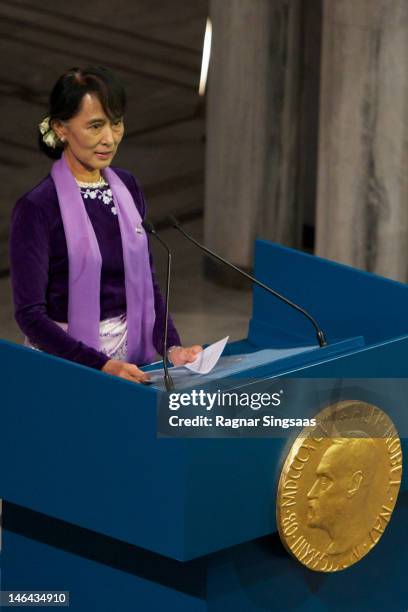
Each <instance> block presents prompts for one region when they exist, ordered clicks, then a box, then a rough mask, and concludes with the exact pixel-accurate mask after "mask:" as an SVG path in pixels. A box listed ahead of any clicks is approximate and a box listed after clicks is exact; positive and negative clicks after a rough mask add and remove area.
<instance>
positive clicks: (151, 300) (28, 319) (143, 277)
mask: <svg viewBox="0 0 408 612" xmlns="http://www.w3.org/2000/svg"><path fill="white" fill-rule="evenodd" d="M125 109H126V94H125V91H124V88H123V86H122V84H121V83H120V82H119V81H118V79H117V78H116V76H115V75H114V74H112V73H111V72H110V71H109V70H107V69H106V68H102V67H88V68H86V69H80V68H73V69H71V70H68V71H67V72H66V73H64V74H63V75H62V76H61V77H60V78H59V79H58V80H57V82H56V84H55V86H54V88H53V90H52V92H51V95H50V107H49V113H48V116H47V117H46V118H45V119H44V120H43V121H42V122H41V123H40V125H39V144H40V148H41V150H42V151H43V152H44V153H45V154H46V155H47V156H48V157H50V158H52V159H53V160H54V164H53V166H52V169H51V173H50V174H49V175H48V176H46V177H45V178H44V179H43V180H42V181H41V182H40V183H39V184H38V185H37V186H35V187H34V188H33V189H31V191H29V192H28V193H26V194H25V195H24V196H23V197H21V198H20V199H19V200H18V202H17V204H16V206H15V208H14V211H13V216H12V225H11V240H10V262H11V279H12V287H13V298H14V305H15V317H16V320H17V323H18V324H19V326H20V328H21V329H22V331H23V333H24V334H25V336H26V344H27V345H28V346H31V347H32V348H37V349H39V350H42V351H46V352H48V353H51V354H53V355H56V356H58V357H62V358H65V359H69V360H72V361H75V362H77V363H80V364H83V365H86V366H89V367H91V368H97V369H100V370H103V371H104V372H107V373H109V374H113V375H117V376H120V377H122V378H125V379H127V380H132V381H135V382H146V381H147V379H148V374H146V373H145V372H143V371H142V370H140V369H139V367H138V366H140V365H143V364H146V363H150V362H151V361H153V359H154V358H155V355H156V353H157V352H158V353H162V352H163V331H164V324H165V307H164V302H163V298H162V296H161V293H160V289H159V286H158V284H157V282H156V279H155V273H154V268H153V263H152V258H151V255H150V251H149V247H148V240H147V236H146V234H145V231H144V229H143V226H142V221H143V219H144V216H145V212H146V204H145V200H144V197H143V193H142V191H141V189H140V186H139V184H138V182H137V180H136V179H135V177H134V176H133V175H132V174H131V173H129V172H128V171H126V170H122V169H119V168H110V165H111V162H112V160H113V158H114V156H115V154H116V152H117V150H118V147H119V144H120V142H121V140H122V138H123V134H124V114H125ZM180 344H181V343H180V338H179V335H178V333H177V330H176V329H175V327H174V325H173V323H172V321H171V320H169V325H168V346H170V349H169V353H170V359H171V360H172V362H173V363H174V364H175V365H181V364H183V363H186V362H189V361H193V360H194V359H195V357H196V354H197V353H198V352H199V351H200V350H201V347H199V346H193V347H187V348H183V347H181V346H180Z"/></svg>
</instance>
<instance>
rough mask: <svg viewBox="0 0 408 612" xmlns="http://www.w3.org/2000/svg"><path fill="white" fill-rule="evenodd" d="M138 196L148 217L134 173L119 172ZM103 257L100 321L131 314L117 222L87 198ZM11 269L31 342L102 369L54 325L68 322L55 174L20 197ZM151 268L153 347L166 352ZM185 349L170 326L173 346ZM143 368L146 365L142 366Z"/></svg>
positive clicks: (18, 314)
mask: <svg viewBox="0 0 408 612" xmlns="http://www.w3.org/2000/svg"><path fill="white" fill-rule="evenodd" d="M114 170H115V172H116V173H117V174H118V175H119V177H120V178H121V179H122V181H123V182H124V183H125V185H126V186H127V188H128V189H129V191H130V193H131V194H132V196H133V199H134V202H135V205H136V206H137V208H138V211H139V213H140V215H141V217H142V218H144V217H145V214H146V203H145V200H144V197H143V193H142V191H141V189H140V187H139V185H138V183H137V181H136V179H135V178H134V176H133V175H132V174H130V173H129V172H127V171H126V170H121V169H119V168H114ZM84 204H85V207H86V210H87V212H88V215H89V218H90V220H91V223H92V226H93V228H94V231H95V234H96V238H97V240H98V244H99V249H100V252H101V255H102V271H101V296H100V300H101V320H104V319H107V318H110V317H115V316H117V315H119V314H122V313H123V312H126V293H125V284H124V266H123V256H122V244H121V237H120V231H119V224H118V219H117V217H116V216H115V215H114V214H112V212H111V208H110V207H109V206H105V205H104V204H103V203H102V201H101V200H98V199H96V198H95V199H92V198H89V197H88V198H84ZM10 265H11V281H12V288H13V298H14V306H15V318H16V321H17V323H18V325H19V326H20V328H21V330H22V331H23V333H24V334H25V335H26V336H27V338H28V339H29V340H30V342H32V343H33V344H35V345H36V346H38V347H39V348H41V350H44V351H46V352H47V353H51V354H53V355H56V356H58V357H62V358H64V359H69V360H71V361H75V362H77V363H81V364H83V365H86V366H89V367H91V368H96V369H101V368H102V367H103V366H104V365H105V363H106V362H107V361H108V357H107V356H106V355H105V354H104V353H102V352H99V351H97V350H95V349H93V348H91V347H89V346H87V345H85V344H84V343H82V342H78V341H77V340H75V339H74V338H72V336H69V335H68V334H67V333H66V332H65V331H63V330H62V329H61V328H60V327H59V326H58V325H56V324H55V323H54V321H58V322H63V323H66V322H67V313H68V252H67V244H66V240H65V234H64V227H63V224H62V218H61V213H60V209H59V204H58V198H57V193H56V190H55V186H54V182H53V180H52V178H51V176H50V175H48V176H47V177H45V179H43V180H42V181H41V183H40V184H39V185H37V186H36V187H34V189H32V190H31V191H29V192H28V193H27V194H25V195H24V196H23V197H22V198H20V199H19V200H18V202H17V204H16V206H15V208H14V210H13V215H12V222H11V236H10ZM150 267H151V270H150V272H151V274H152V279H153V289H154V297H155V312H156V322H155V326H154V330H153V344H154V346H155V348H156V349H157V351H158V352H159V353H162V352H163V339H162V338H163V330H164V314H165V307H164V301H163V298H162V295H161V292H160V288H159V285H158V283H157V281H156V278H155V272H154V267H153V262H152V258H151V255H150ZM175 344H180V338H179V336H178V333H177V331H176V329H175V327H174V325H173V323H172V321H171V320H170V321H169V333H168V346H172V345H175ZM138 365H142V364H138Z"/></svg>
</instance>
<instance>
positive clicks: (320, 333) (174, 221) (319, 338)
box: [167, 215, 327, 347]
mask: <svg viewBox="0 0 408 612" xmlns="http://www.w3.org/2000/svg"><path fill="white" fill-rule="evenodd" d="M167 219H168V221H169V223H170V225H171V226H172V227H174V228H175V229H176V230H178V231H179V232H180V233H181V234H183V236H184V237H185V238H187V240H189V241H190V242H192V243H193V244H195V245H196V246H197V247H198V248H199V249H201V250H202V251H204V252H205V253H207V254H208V255H211V257H214V259H217V260H218V261H220V262H221V263H223V264H225V265H227V266H229V267H230V268H232V269H233V270H235V271H236V272H238V273H239V274H242V275H243V276H245V277H246V278H248V279H249V280H250V281H252V282H253V283H255V285H258V286H259V287H262V289H264V290H265V291H268V292H269V293H272V295H274V296H275V297H277V298H278V299H279V300H281V301H282V302H285V304H287V305H288V306H291V307H292V308H294V309H295V310H297V311H298V312H300V313H301V314H303V315H304V316H305V317H307V319H309V321H310V322H311V323H312V325H313V327H314V328H315V331H316V338H317V341H318V343H319V346H320V347H323V346H327V340H326V336H325V334H324V332H323V330H322V329H321V328H320V327H319V325H318V323H317V321H316V320H315V319H314V318H313V317H312V315H310V314H309V313H308V312H307V311H306V310H304V308H301V307H300V306H298V305H297V304H295V303H294V302H292V301H291V300H289V299H288V298H287V297H285V296H284V295H281V294H280V293H278V292H277V291H275V290H274V289H271V287H268V285H265V283H262V282H261V281H259V280H258V279H256V278H255V277H254V276H251V275H250V274H248V273H247V272H244V270H241V268H238V266H235V265H234V264H233V263H231V262H229V261H227V260H226V259H224V258H223V257H220V255H217V254H216V253H214V252H213V251H211V250H210V249H208V248H207V247H205V246H204V245H202V244H201V243H200V242H198V241H197V240H196V239H195V238H193V237H192V236H190V234H188V233H187V232H186V231H185V229H184V228H183V226H182V225H180V223H179V222H178V221H177V219H176V218H175V217H173V215H170V216H169V217H167Z"/></svg>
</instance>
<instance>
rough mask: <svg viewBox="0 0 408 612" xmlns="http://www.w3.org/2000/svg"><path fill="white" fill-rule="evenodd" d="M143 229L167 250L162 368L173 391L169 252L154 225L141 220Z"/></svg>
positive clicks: (167, 387)
mask: <svg viewBox="0 0 408 612" xmlns="http://www.w3.org/2000/svg"><path fill="white" fill-rule="evenodd" d="M142 225H143V227H144V229H145V231H146V232H147V233H148V234H150V235H151V236H154V237H155V238H156V239H157V240H158V241H159V242H160V244H161V245H162V246H163V247H164V248H165V249H166V251H167V273H166V297H165V300H166V302H165V304H166V311H165V319H164V338H163V368H164V384H165V385H166V390H167V391H169V392H170V391H174V389H175V386H174V382H173V379H172V377H171V375H170V372H169V369H168V357H167V329H168V321H169V295H170V271H171V252H170V249H169V247H168V246H167V244H166V243H165V242H164V240H162V239H161V238H160V236H159V235H158V233H157V232H156V230H155V229H154V225H153V224H152V223H150V221H147V220H145V221H143V223H142Z"/></svg>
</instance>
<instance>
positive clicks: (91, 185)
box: [75, 176, 108, 189]
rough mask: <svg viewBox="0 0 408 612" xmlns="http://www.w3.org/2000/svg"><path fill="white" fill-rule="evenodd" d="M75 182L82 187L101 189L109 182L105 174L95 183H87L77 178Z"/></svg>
mask: <svg viewBox="0 0 408 612" xmlns="http://www.w3.org/2000/svg"><path fill="white" fill-rule="evenodd" d="M75 182H76V184H77V185H78V187H81V188H83V189H86V188H91V189H100V188H101V187H105V186H106V185H107V184H108V183H107V182H106V181H105V179H104V178H103V176H101V178H100V179H99V180H98V181H96V182H93V183H86V182H84V181H78V180H77V179H75Z"/></svg>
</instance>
